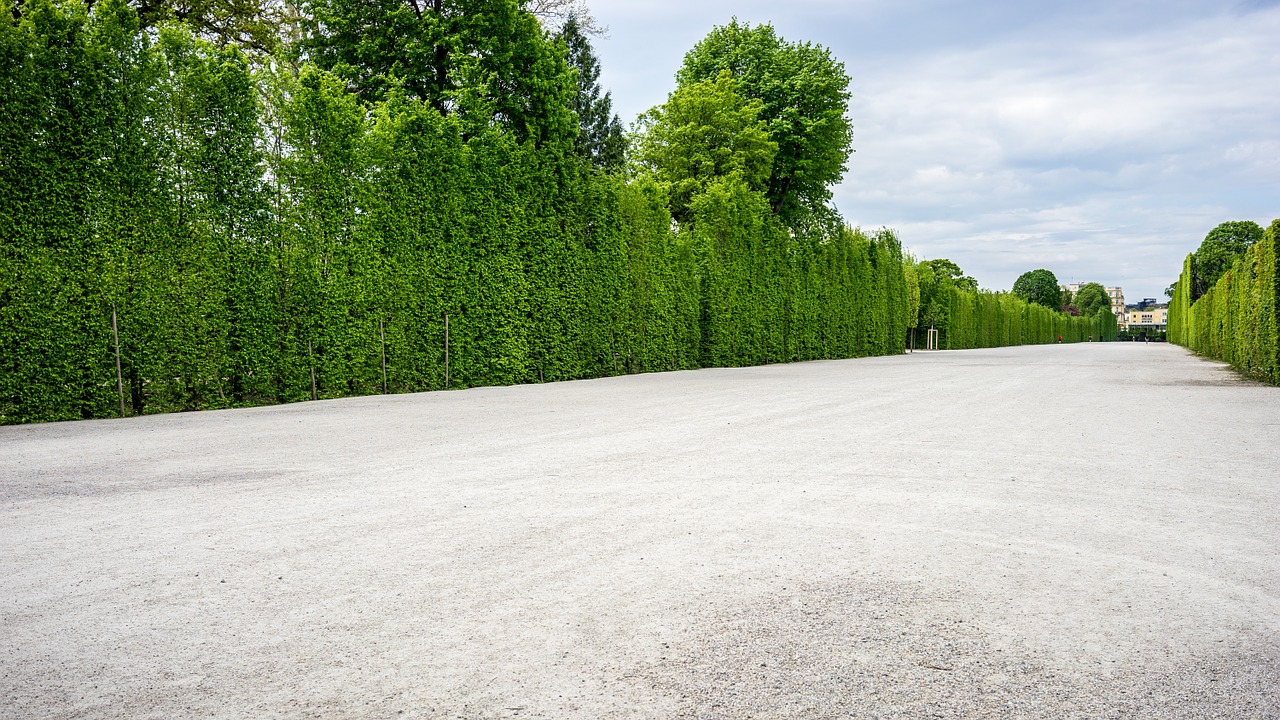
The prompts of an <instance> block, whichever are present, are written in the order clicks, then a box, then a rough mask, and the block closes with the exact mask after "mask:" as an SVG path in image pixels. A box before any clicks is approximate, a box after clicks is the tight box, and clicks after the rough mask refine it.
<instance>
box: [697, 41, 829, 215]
mask: <svg viewBox="0 0 1280 720" xmlns="http://www.w3.org/2000/svg"><path fill="white" fill-rule="evenodd" d="M725 71H728V72H729V73H731V74H732V75H733V77H734V78H735V79H736V80H737V83H738V84H737V87H738V89H739V91H740V92H741V93H742V94H743V95H745V96H746V97H748V98H751V99H753V100H759V101H760V102H761V111H760V118H761V119H762V120H763V121H764V123H765V126H766V129H767V130H768V132H769V136H770V137H771V138H772V139H773V141H774V142H776V143H777V146H778V149H777V154H776V156H775V157H774V159H773V164H772V166H771V168H770V171H769V175H768V183H767V191H766V195H767V197H768V199H769V203H770V205H771V206H772V208H773V211H774V212H775V213H776V214H777V215H778V216H779V217H780V218H781V220H782V222H783V223H784V224H785V225H787V226H789V227H792V228H799V227H805V226H809V225H811V224H812V223H813V222H814V220H815V219H817V218H822V217H824V216H825V215H827V214H829V210H828V208H827V203H828V202H829V201H830V199H831V186H833V185H834V184H836V183H837V182H839V181H840V178H841V177H843V175H844V171H845V169H846V163H847V162H848V159H849V153H850V151H851V147H852V143H853V128H852V125H851V124H850V122H849V119H848V117H847V116H846V113H847V111H848V105H849V76H848V75H846V74H845V71H844V65H843V64H842V63H840V62H838V61H837V60H835V58H833V57H832V56H831V52H830V51H829V50H827V49H826V48H824V47H822V46H820V45H814V44H811V43H791V42H787V41H786V40H784V39H782V38H780V37H778V35H777V34H776V33H775V32H774V29H773V26H771V25H768V24H764V25H756V26H754V27H753V26H751V25H748V24H746V23H739V22H738V21H737V19H736V18H735V19H734V20H732V21H730V23H729V24H728V25H723V26H717V27H716V28H714V29H713V30H712V31H711V33H710V34H708V35H707V36H706V37H705V38H703V39H702V41H701V42H699V43H698V44H697V45H696V46H694V48H693V49H692V50H690V51H689V52H688V54H686V55H685V59H684V64H683V65H682V66H681V68H680V70H679V71H678V72H677V74H676V82H677V84H678V86H679V87H681V88H686V87H691V86H693V85H697V84H700V83H705V82H708V81H712V80H715V79H716V78H718V77H719V76H720V73H722V72H725Z"/></svg>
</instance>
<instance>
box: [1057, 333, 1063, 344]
mask: <svg viewBox="0 0 1280 720" xmlns="http://www.w3.org/2000/svg"><path fill="white" fill-rule="evenodd" d="M1058 344H1062V336H1061V335H1059V336H1058Z"/></svg>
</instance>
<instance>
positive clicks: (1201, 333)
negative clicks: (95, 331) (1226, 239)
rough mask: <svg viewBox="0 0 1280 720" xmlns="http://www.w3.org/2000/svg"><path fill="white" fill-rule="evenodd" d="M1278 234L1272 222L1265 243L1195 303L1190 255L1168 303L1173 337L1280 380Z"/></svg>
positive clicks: (1278, 226)
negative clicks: (1277, 312) (1277, 308)
mask: <svg viewBox="0 0 1280 720" xmlns="http://www.w3.org/2000/svg"><path fill="white" fill-rule="evenodd" d="M1277 236H1280V220H1276V221H1273V222H1272V223H1271V226H1270V227H1268V228H1267V231H1266V234H1265V235H1264V236H1263V239H1262V241H1261V242H1259V243H1257V244H1256V245H1254V246H1253V247H1252V248H1250V249H1249V250H1248V251H1246V252H1245V253H1244V254H1243V255H1242V256H1240V257H1239V258H1237V259H1236V261H1235V262H1234V263H1233V264H1232V266H1231V268H1230V269H1229V270H1227V272H1226V273H1225V274H1223V276H1222V277H1221V278H1220V279H1219V280H1218V282H1217V284H1216V285H1214V286H1213V287H1212V288H1210V289H1209V291H1208V292H1206V293H1205V294H1204V295H1202V296H1201V297H1200V298H1198V299H1197V300H1196V301H1195V302H1194V303H1193V302H1192V301H1191V292H1192V287H1193V283H1192V274H1193V267H1192V263H1193V259H1192V256H1190V255H1188V256H1187V259H1186V261H1185V262H1184V263H1183V266H1182V275H1181V276H1180V277H1179V279H1178V284H1177V286H1176V291H1175V293H1174V297H1173V300H1172V301H1171V302H1170V303H1169V340H1170V341H1172V342H1176V343H1178V344H1179V345H1183V346H1186V347H1188V348H1190V349H1192V350H1194V351H1196V352H1198V353H1200V354H1202V355H1206V356H1208V357H1211V358H1214V359H1217V360H1222V361H1225V362H1228V363H1230V364H1231V365H1232V367H1235V368H1236V369H1238V370H1240V371H1241V372H1244V373H1247V374H1249V375H1252V376H1254V377H1257V378H1260V379H1263V380H1266V381H1268V382H1272V383H1276V384H1280V327H1278V326H1277V318H1276V307H1277V304H1280V269H1278V268H1277V257H1276V240H1277Z"/></svg>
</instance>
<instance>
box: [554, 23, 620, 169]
mask: <svg viewBox="0 0 1280 720" xmlns="http://www.w3.org/2000/svg"><path fill="white" fill-rule="evenodd" d="M559 37H560V39H561V40H562V41H563V42H564V44H565V47H566V49H568V51H569V58H568V60H569V66H570V67H571V68H573V69H574V70H576V71H577V92H576V93H575V94H574V95H573V98H572V100H571V105H570V107H572V108H573V111H574V112H575V113H577V115H578V137H577V140H575V141H574V150H575V151H576V152H577V154H578V156H579V157H581V158H582V159H583V160H584V161H586V162H588V163H590V164H591V165H593V166H595V167H600V168H609V169H612V168H618V167H621V166H622V163H623V160H624V159H625V154H626V147H627V141H626V138H625V137H624V136H623V133H622V122H621V121H620V120H619V119H618V116H617V115H615V114H614V112H613V98H612V97H610V95H609V93H607V92H606V93H604V94H601V90H600V61H599V60H598V59H596V55H595V52H594V51H593V50H592V48H591V41H590V40H588V39H587V33H586V28H584V26H583V24H582V22H581V21H580V20H579V19H578V16H577V15H570V16H569V18H568V20H566V21H565V23H564V27H563V28H562V29H561V30H560V35H559Z"/></svg>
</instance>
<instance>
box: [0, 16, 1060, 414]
mask: <svg viewBox="0 0 1280 720" xmlns="http://www.w3.org/2000/svg"><path fill="white" fill-rule="evenodd" d="M0 97H2V98H3V104H2V108H3V109H2V110H0V423H20V422H33V421H44V420H61V419H72V418H93V417H106V416H113V415H116V414H118V413H119V412H120V401H119V399H118V394H117V356H118V358H119V375H120V378H121V380H122V382H121V384H122V386H123V395H124V404H125V406H126V407H125V411H126V413H128V414H139V413H154V412H168V411H177V410H193V409H202V408H219V407H230V406H239V405H249V404H259V403H271V402H289V401H296V400H303V399H307V398H310V397H311V396H312V394H313V393H314V394H315V395H316V396H317V397H342V396H350V395H360V394H367V393H377V392H382V391H383V390H384V387H385V390H386V391H388V392H407V391H418V390H431V389H441V388H446V387H452V388H461V387H468V386H476V385H488V384H508V383H523V382H540V381H552V380H562V379H568V378H582V377H597V376H603V375H610V374H616V373H630V372H646V371H656V370H673V369H682V368H695V367H702V366H709V365H718V366H728V365H748V364H756V363H767V362H786V361H793V360H809V359H816V358H837V357H854V356H862V355H877V354H886V353H896V352H901V351H902V349H903V347H904V345H905V342H906V338H907V328H908V325H909V318H908V305H909V302H908V297H909V293H910V290H909V288H908V287H907V283H908V279H907V278H908V276H909V275H910V273H905V272H904V265H905V263H906V261H904V258H903V255H902V251H901V248H900V246H899V243H898V240H897V238H896V237H895V236H894V235H893V233H892V232H889V231H887V230H886V231H880V232H877V233H874V234H871V235H867V234H864V233H862V232H861V231H858V230H855V229H849V228H843V229H839V230H833V231H831V232H829V233H827V234H826V235H824V236H822V237H814V238H801V237H794V236H793V235H792V234H791V233H790V232H788V231H787V230H785V229H784V228H783V227H782V226H781V225H780V224H779V223H778V222H777V220H776V219H775V218H774V216H773V214H772V213H771V212H770V208H769V207H768V205H767V203H766V202H765V201H764V200H763V198H762V197H761V196H760V195H759V194H758V193H753V192H751V191H750V190H748V189H747V188H745V187H743V186H742V185H741V184H740V183H738V182H737V181H735V180H733V179H732V178H730V179H726V180H724V181H722V182H720V183H719V184H716V185H714V186H712V187H711V188H710V189H709V190H708V191H707V192H706V193H705V194H704V195H702V196H701V197H699V198H698V199H697V201H696V202H695V203H694V205H693V207H692V211H691V217H690V219H689V220H688V221H687V222H685V223H682V224H681V225H680V226H678V227H677V226H676V225H673V223H672V219H671V215H670V213H669V211H668V209H667V204H666V198H665V197H664V196H663V194H662V192H661V191H660V190H659V189H658V188H657V187H656V186H654V185H653V184H652V183H650V182H647V181H644V180H636V181H630V182H628V181H625V180H624V179H622V178H620V177H617V176H610V175H604V174H601V173H599V172H597V171H593V170H590V169H588V168H586V167H584V166H583V164H582V163H581V162H580V161H578V160H577V159H576V157H575V156H574V154H573V153H572V151H571V149H568V148H560V147H555V146H537V145H535V144H534V143H533V142H532V141H528V142H518V141H516V140H515V139H513V137H512V136H511V135H510V134H508V133H505V132H503V131H502V130H501V129H500V128H496V127H495V128H490V129H489V130H487V131H481V132H479V133H478V134H471V133H474V126H472V127H470V128H464V127H462V126H461V125H460V124H459V123H458V122H457V121H456V120H455V118H453V117H446V116H442V115H441V114H440V113H439V112H438V111H437V110H435V109H434V108H432V107H430V106H427V105H423V104H421V103H418V102H410V101H407V100H405V99H403V98H401V97H398V96H397V94H396V93H395V92H394V90H393V91H391V92H390V93H389V95H388V99H387V100H386V101H384V102H380V103H378V104H377V105H374V106H372V107H369V106H366V105H364V104H362V103H360V102H359V101H357V99H356V98H355V97H354V96H353V95H351V94H350V93H349V92H348V91H347V89H346V87H345V85H344V83H342V82H341V81H339V80H337V79H336V78H334V77H333V76H331V75H328V74H326V73H324V72H321V71H319V70H316V69H315V68H305V69H303V70H302V72H301V73H299V74H294V73H292V72H289V71H287V70H283V69H279V68H276V69H267V70H258V71H254V70H253V69H252V68H251V67H250V65H249V63H248V62H247V61H246V60H245V58H244V56H243V55H242V54H241V53H240V52H239V51H237V50H235V49H234V48H217V47H214V46H212V45H210V44H208V43H205V42H203V41H201V40H198V39H196V38H193V37H192V36H191V35H190V34H189V33H187V32H185V31H183V30H181V29H176V28H169V29H165V30H162V31H161V32H160V33H159V34H158V35H152V34H149V33H144V32H140V31H139V28H138V23H137V19H136V16H135V15H134V13H133V11H132V10H131V9H129V7H128V6H127V5H126V4H125V3H124V2H123V0H100V2H98V3H97V4H96V5H95V6H94V9H93V11H92V13H89V12H87V11H86V10H85V9H84V7H83V5H81V4H79V3H61V4H56V5H55V4H53V3H52V2H50V0H29V1H28V3H27V5H26V11H25V12H24V14H23V17H22V19H21V21H20V22H18V23H14V22H10V21H0ZM954 302H955V317H956V318H957V320H956V323H955V324H954V327H953V328H951V329H949V330H948V333H947V346H948V347H976V346H983V345H989V344H1004V343H1007V342H1025V341H1027V340H1028V339H1035V340H1039V341H1043V339H1044V338H1045V337H1048V335H1047V334H1046V333H1049V334H1052V333H1053V332H1056V330H1044V331H1043V332H1041V331H1039V330H1037V331H1034V332H1032V331H1028V330H1027V329H1026V327H1030V326H1035V327H1037V328H1039V327H1040V326H1041V325H1043V326H1044V327H1046V328H1047V327H1049V326H1050V325H1052V324H1053V322H1054V321H1051V320H1049V319H1044V318H1041V317H1040V315H1038V314H1036V312H1035V311H1032V310H1030V309H1028V308H1026V307H1025V306H1023V305H1020V304H1018V303H1016V302H1014V301H1013V300H1011V299H1010V298H1007V297H1004V296H999V297H996V296H992V297H990V298H988V297H986V296H972V297H970V296H967V295H957V296H956V298H955V301H954ZM113 321H114V325H113ZM992 323H996V324H995V325H993V324H992ZM1036 323H1039V324H1038V325H1037V324H1036ZM1064 334H1066V335H1068V337H1071V338H1073V339H1078V337H1077V336H1078V335H1079V334H1080V333H1078V332H1077V333H1076V334H1075V335H1071V334H1070V333H1064ZM446 337H447V350H446ZM117 338H118V341H117ZM117 348H118V355H117ZM384 373H385V375H384Z"/></svg>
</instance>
